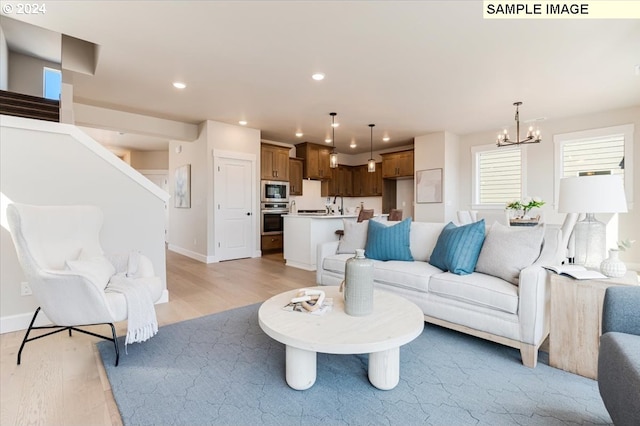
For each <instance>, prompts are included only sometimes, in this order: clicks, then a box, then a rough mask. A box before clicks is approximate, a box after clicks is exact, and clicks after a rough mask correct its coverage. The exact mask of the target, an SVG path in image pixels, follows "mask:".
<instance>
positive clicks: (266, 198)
mask: <svg viewBox="0 0 640 426" xmlns="http://www.w3.org/2000/svg"><path fill="white" fill-rule="evenodd" d="M260 201H261V202H263V203H269V202H273V201H278V202H289V182H279V181H275V180H263V181H261V185H260Z"/></svg>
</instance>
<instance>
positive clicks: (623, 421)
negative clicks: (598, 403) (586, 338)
mask: <svg viewBox="0 0 640 426" xmlns="http://www.w3.org/2000/svg"><path fill="white" fill-rule="evenodd" d="M598 388H599V389H600V396H601V397H602V400H603V401H604V405H605V407H607V411H608V412H609V415H610V416H611V419H612V420H613V423H614V424H615V425H616V426H627V425H629V426H631V425H635V426H637V425H640V287H638V286H624V287H609V288H607V290H606V292H605V296H604V305H603V307H602V336H600V354H599V357H598Z"/></svg>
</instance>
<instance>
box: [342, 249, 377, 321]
mask: <svg viewBox="0 0 640 426" xmlns="http://www.w3.org/2000/svg"><path fill="white" fill-rule="evenodd" d="M344 278H345V281H344V311H345V312H346V313H347V315H352V316H356V317H359V316H364V315H369V314H370V313H372V312H373V262H372V261H371V260H370V259H367V258H366V257H364V250H362V249H357V250H356V256H355V257H352V258H351V259H348V260H347V265H346V271H345V277H344Z"/></svg>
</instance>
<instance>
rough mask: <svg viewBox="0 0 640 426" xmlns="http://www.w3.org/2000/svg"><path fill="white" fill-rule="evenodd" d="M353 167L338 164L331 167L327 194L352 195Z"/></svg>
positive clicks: (331, 195)
mask: <svg viewBox="0 0 640 426" xmlns="http://www.w3.org/2000/svg"><path fill="white" fill-rule="evenodd" d="M353 169H354V167H351V166H344V165H342V164H340V165H338V167H336V168H335V169H331V172H330V176H331V179H330V180H329V182H328V188H329V191H328V193H327V195H328V196H330V197H333V196H335V195H341V196H343V197H353V195H354V194H353Z"/></svg>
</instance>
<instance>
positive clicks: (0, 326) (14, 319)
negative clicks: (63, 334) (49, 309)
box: [0, 311, 51, 334]
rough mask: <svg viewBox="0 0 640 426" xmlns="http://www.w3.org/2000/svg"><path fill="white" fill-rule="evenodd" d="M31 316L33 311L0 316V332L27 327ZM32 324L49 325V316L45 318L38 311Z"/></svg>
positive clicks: (42, 313)
mask: <svg viewBox="0 0 640 426" xmlns="http://www.w3.org/2000/svg"><path fill="white" fill-rule="evenodd" d="M34 312H35V311H34ZM32 318H33V312H28V313H25V314H17V315H8V316H6V317H0V334H4V333H11V332H13V331H19V330H26V329H27V328H29V323H30V322H31V319H32ZM34 325H35V326H38V327H39V326H43V325H51V321H50V320H49V318H47V316H46V315H45V314H44V312H42V311H40V313H38V317H37V318H36V322H35V324H34Z"/></svg>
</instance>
